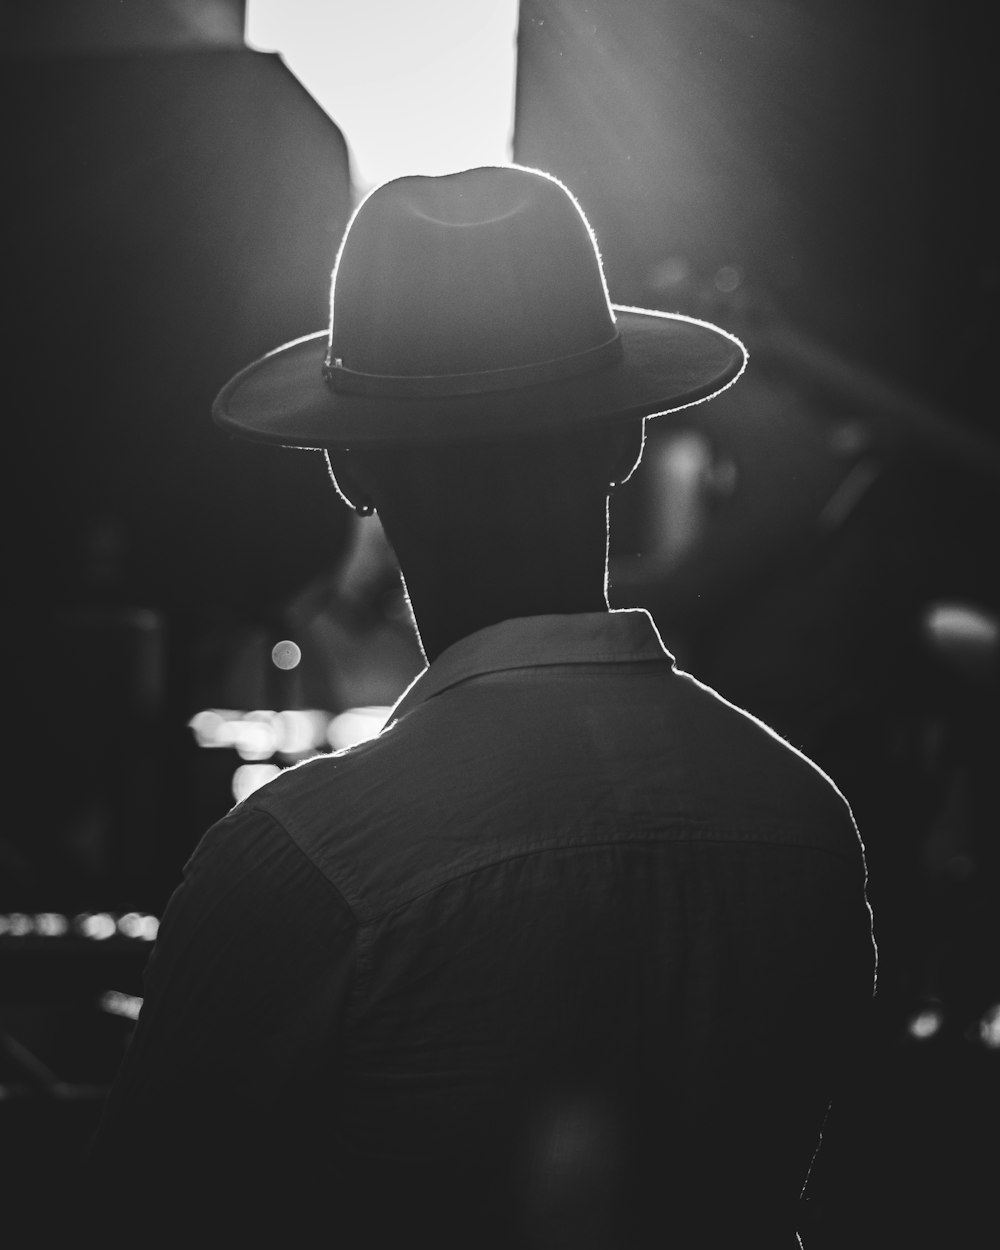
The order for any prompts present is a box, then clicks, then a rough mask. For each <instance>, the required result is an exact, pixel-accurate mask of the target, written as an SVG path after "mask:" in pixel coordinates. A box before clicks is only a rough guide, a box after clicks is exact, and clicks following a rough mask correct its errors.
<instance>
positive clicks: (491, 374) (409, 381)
mask: <svg viewBox="0 0 1000 1250" xmlns="http://www.w3.org/2000/svg"><path fill="white" fill-rule="evenodd" d="M621 357H622V343H621V338H620V336H619V334H618V330H617V328H616V329H615V332H614V335H613V337H612V338H610V339H608V340H607V342H605V343H599V344H598V345H597V346H596V347H588V348H587V349H586V351H582V352H574V353H573V354H572V355H570V356H556V357H555V358H554V359H552V360H540V361H536V362H535V363H533V364H529V365H512V366H511V367H509V368H507V369H483V370H480V371H479V372H477V373H438V374H426V375H423V374H410V375H407V374H391V373H359V372H358V371H357V370H355V369H345V368H344V365H343V363H342V361H341V360H340V359H339V358H337V357H333V358H331V357H330V356H327V359H326V363H325V364H324V365H323V377H324V379H325V381H326V384H327V385H328V386H329V387H330V388H331V389H332V390H334V391H340V392H342V393H346V394H349V395H385V396H389V397H392V398H395V399H419V398H421V397H425V398H428V399H440V398H445V397H447V396H449V395H481V394H484V393H486V392H488V391H513V390H517V389H518V388H520V387H522V386H534V385H535V384H536V383H538V382H555V381H558V380H559V379H560V378H571V377H575V376H576V375H578V374H581V373H591V372H593V371H594V370H595V369H601V368H604V367H605V366H606V365H610V364H613V363H614V362H615V361H617V360H620V359H621Z"/></svg>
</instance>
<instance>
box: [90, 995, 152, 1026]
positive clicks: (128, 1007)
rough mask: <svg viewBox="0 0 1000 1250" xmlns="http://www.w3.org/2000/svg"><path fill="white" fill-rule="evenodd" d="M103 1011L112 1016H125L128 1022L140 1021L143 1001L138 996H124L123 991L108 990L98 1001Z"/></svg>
mask: <svg viewBox="0 0 1000 1250" xmlns="http://www.w3.org/2000/svg"><path fill="white" fill-rule="evenodd" d="M98 1002H99V1004H100V1007H101V1010H102V1011H106V1012H108V1013H109V1015H112V1016H124V1017H125V1019H126V1020H138V1019H139V1012H140V1011H141V1009H142V999H141V998H139V997H138V995H136V994H124V993H123V992H122V991H121V990H108V991H107V992H106V993H104V994H102V995H101V997H100V998H99V999H98Z"/></svg>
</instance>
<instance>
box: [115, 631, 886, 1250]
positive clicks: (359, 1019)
mask: <svg viewBox="0 0 1000 1250" xmlns="http://www.w3.org/2000/svg"><path fill="white" fill-rule="evenodd" d="M873 973H874V949H873V943H872V931H871V914H870V911H869V908H868V905H867V902H866V900H865V871H864V861H863V854H862V850H861V844H860V841H859V838H858V833H857V830H856V828H855V825H854V822H853V819H852V817H851V813H850V811H849V808H848V806H847V803H846V802H845V800H844V798H843V796H842V795H841V794H840V793H839V791H838V790H837V789H836V788H835V786H834V785H833V784H832V782H831V781H830V780H829V779H828V778H827V777H826V776H825V775H824V774H823V773H821V772H820V771H819V769H817V768H816V767H815V766H814V765H813V764H811V763H810V762H809V761H808V760H807V759H805V758H804V757H803V756H802V755H801V754H800V753H798V752H797V751H796V750H794V749H793V748H792V747H790V746H789V745H788V744H786V743H785V742H783V741H781V740H780V739H779V738H778V737H777V736H776V735H775V734H773V733H772V732H771V731H770V730H769V729H767V728H766V727H765V726H763V725H762V724H760V722H758V721H756V720H755V719H753V718H752V717H751V716H749V715H747V714H746V713H744V712H742V711H740V710H739V709H737V708H735V707H733V706H732V705H730V704H729V703H727V702H726V701H725V700H724V699H722V698H721V697H720V696H719V695H718V694H716V693H715V692H713V691H711V690H710V689H708V688H707V687H705V686H704V685H702V684H701V683H699V682H698V681H696V680H695V679H694V678H692V677H691V676H689V675H687V674H685V673H682V672H679V671H677V670H676V669H675V667H674V664H673V660H672V658H671V657H670V656H669V655H668V654H667V653H666V652H665V651H664V649H663V647H662V644H661V642H660V640H659V637H658V635H657V633H656V631H655V628H654V627H653V624H652V621H651V620H650V618H649V617H648V615H647V614H646V613H644V612H641V611H632V612H614V613H608V614H604V613H597V614H588V615H580V616H569V617H532V618H524V619H519V620H512V621H507V622H504V623H502V624H500V625H497V626H494V627H491V628H489V629H485V630H483V631H480V632H479V633H477V634H474V635H472V636H470V637H468V638H465V639H463V640H462V641H461V642H459V643H457V644H456V645H455V646H453V647H451V648H449V649H448V651H446V652H445V653H444V654H443V655H441V656H440V657H439V659H438V660H436V661H435V662H434V664H432V665H431V666H430V668H429V669H428V670H427V671H425V673H424V674H423V675H422V676H421V677H420V678H418V679H417V681H416V682H415V683H414V685H413V686H412V687H411V688H410V690H409V691H408V692H407V694H406V695H405V696H404V697H403V699H402V700H401V702H400V703H399V705H398V706H397V708H396V709H395V710H394V712H393V714H392V716H391V717H390V721H389V724H388V726H387V728H386V729H385V730H383V732H382V733H381V735H380V736H379V737H377V738H376V739H374V740H372V741H369V742H367V743H363V744H361V745H358V746H356V747H353V748H351V749H349V750H346V751H342V752H338V753H336V754H334V755H330V756H323V757H320V758H317V759H313V760H310V761H308V762H306V763H303V764H301V765H298V766H296V767H294V768H290V769H288V770H286V771H285V772H284V773H283V774H282V775H281V776H279V777H278V778H276V779H275V780H274V781H273V782H271V783H270V784H268V785H267V786H265V787H263V788H262V789H260V790H258V791H257V792H255V793H254V794H253V795H251V796H250V797H249V798H248V799H247V800H245V801H244V802H243V803H241V804H240V805H238V806H237V807H236V808H234V809H233V811H232V812H230V813H229V814H228V815H227V816H226V817H225V818H224V819H223V820H221V821H219V822H218V824H216V825H215V826H214V827H213V828H212V829H210V830H209V831H208V832H207V833H206V834H205V836H204V838H203V839H202V841H201V843H200V844H199V846H198V848H197V849H196V851H195V853H194V855H193V856H192V858H191V860H190V862H189V864H188V865H187V867H186V869H185V874H184V881H183V883H182V884H181V885H180V886H179V888H178V889H177V891H176V892H175V894H174V896H173V898H172V899H171V901H170V904H169V906H168V908H167V909H166V912H165V915H164V917H163V921H162V924H161V928H160V933H159V937H158V939H157V942H156V946H155V949H154V952H153V955H152V957H151V960H150V963H149V965H148V969H147V974H146V983H145V991H144V992H145V1000H144V1006H143V1008H142V1012H141V1016H140V1019H139V1023H138V1025H137V1028H136V1031H135V1034H134V1036H133V1039H132V1042H131V1045H130V1047H129V1050H128V1053H127V1055H126V1058H125V1061H124V1063H123V1066H122V1069H121V1073H120V1075H119V1077H118V1079H117V1082H116V1084H115V1086H114V1089H113V1091H112V1094H111V1096H110V1099H109V1102H108V1105H107V1109H106V1113H105V1118H104V1121H103V1124H102V1127H101V1129H100V1132H99V1134H98V1136H97V1139H96V1141H95V1143H94V1150H93V1164H94V1166H95V1167H96V1173H95V1175H97V1176H98V1177H100V1178H104V1179H102V1180H101V1184H102V1185H103V1184H104V1183H105V1182H106V1181H110V1185H111V1188H112V1189H115V1187H117V1188H118V1190H119V1192H120V1193H125V1194H130V1195H133V1196H135V1197H136V1198H137V1201H138V1205H139V1208H140V1210H141V1211H142V1212H144V1214H143V1219H144V1221H145V1222H147V1225H148V1227H149V1228H152V1229H155V1228H156V1227H157V1226H158V1222H159V1221H161V1220H162V1219H164V1218H166V1217H167V1216H168V1215H169V1214H171V1213H172V1214H173V1215H175V1216H176V1214H177V1210H178V1204H180V1208H181V1209H187V1208H188V1207H190V1208H191V1209H194V1207H195V1205H196V1204H197V1203H200V1204H202V1206H204V1207H205V1209H206V1210H209V1209H210V1208H214V1211H215V1215H216V1218H218V1219H220V1220H221V1221H222V1224H223V1226H224V1227H225V1226H226V1225H227V1223H228V1222H229V1221H232V1220H235V1219H236V1218H237V1216H238V1217H239V1218H241V1219H243V1220H248V1221H249V1222H250V1224H251V1225H253V1224H254V1222H255V1221H258V1220H259V1221H261V1225H260V1226H261V1227H262V1226H263V1221H265V1220H268V1219H276V1220H277V1222H278V1224H279V1225H280V1226H281V1227H282V1228H283V1229H285V1230H286V1232H288V1235H289V1236H291V1232H290V1230H291V1229H292V1228H293V1227H294V1226H295V1224H296V1222H297V1221H301V1223H302V1225H303V1227H312V1226H313V1225H314V1224H315V1221H316V1220H317V1219H321V1220H322V1221H324V1223H323V1227H324V1236H323V1244H329V1245H331V1246H332V1245H359V1246H360V1245H366V1246H380V1245H383V1244H384V1245H386V1246H388V1245H394V1244H396V1242H395V1240H394V1239H395V1238H398V1237H399V1236H400V1235H406V1236H410V1237H411V1238H412V1239H413V1240H415V1241H416V1242H417V1244H424V1243H425V1242H426V1244H428V1245H441V1246H444V1245H452V1244H454V1245H466V1246H487V1245H496V1246H498V1247H499V1246H503V1247H506V1248H508V1250H513V1248H515V1247H517V1248H520V1247H525V1248H527V1247H534V1246H539V1247H541V1246H548V1247H556V1246H563V1245H565V1246H575V1247H578V1248H582V1247H586V1246H594V1247H597V1246H601V1247H607V1248H608V1250H611V1248H612V1247H613V1248H615V1250H627V1248H628V1247H630V1246H646V1245H650V1246H652V1245H668V1244H675V1243H674V1242H672V1241H671V1240H670V1237H671V1236H673V1237H677V1236H680V1238H681V1240H679V1241H677V1242H676V1244H679V1245H686V1244H692V1245H693V1244H697V1245H699V1246H702V1245H706V1246H707V1245H715V1244H719V1245H722V1244H733V1242H732V1237H733V1236H734V1235H738V1236H739V1237H740V1238H741V1239H742V1244H746V1245H755V1246H756V1245H775V1246H783V1245H794V1244H795V1242H794V1228H795V1219H796V1203H797V1199H798V1196H799V1193H800V1191H801V1189H802V1186H803V1184H804V1182H805V1179H806V1176H807V1173H808V1170H809V1166H810V1163H811V1160H812V1158H813V1155H814V1152H815V1150H816V1148H817V1145H818V1142H819V1137H820V1131H821V1127H822V1123H823V1119H824V1115H825V1112H826V1109H827V1106H828V1104H829V1102H830V1099H831V1097H832V1096H833V1095H834V1094H835V1091H836V1089H837V1088H838V1083H839V1082H841V1081H843V1080H844V1079H845V1077H846V1075H847V1074H848V1073H849V1071H850V1057H851V1055H852V1052H853V1047H854V1044H855V1039H856V1037H857V1034H858V1029H859V1027H860V1024H861V1022H862V1020H863V1019H864V1016H865V1013H866V1011H867V1008H868V1006H869V1004H870V1001H871V997H872V992H873ZM686 1237H687V1238H690V1239H691V1240H684V1238H686ZM233 1244H236V1243H235V1242H234V1243H233ZM289 1244H293V1242H292V1241H289Z"/></svg>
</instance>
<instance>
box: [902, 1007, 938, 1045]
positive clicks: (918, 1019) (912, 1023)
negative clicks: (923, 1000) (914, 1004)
mask: <svg viewBox="0 0 1000 1250" xmlns="http://www.w3.org/2000/svg"><path fill="white" fill-rule="evenodd" d="M943 1024H944V1014H943V1013H942V1012H941V1010H940V1009H939V1008H938V1007H925V1008H924V1009H923V1010H922V1011H918V1012H917V1013H916V1015H914V1016H911V1017H910V1019H909V1021H908V1022H907V1025H906V1031H907V1033H909V1035H910V1037H912V1038H915V1039H916V1040H917V1041H918V1042H923V1041H926V1040H927V1038H929V1037H933V1036H934V1035H935V1033H939V1032H940V1031H941V1026H942V1025H943Z"/></svg>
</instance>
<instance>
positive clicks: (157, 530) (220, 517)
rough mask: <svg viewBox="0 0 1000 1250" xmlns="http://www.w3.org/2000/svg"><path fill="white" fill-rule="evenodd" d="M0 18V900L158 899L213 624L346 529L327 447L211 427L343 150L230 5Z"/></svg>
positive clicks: (276, 319) (277, 586)
mask: <svg viewBox="0 0 1000 1250" xmlns="http://www.w3.org/2000/svg"><path fill="white" fill-rule="evenodd" d="M3 17H4V34H5V50H4V56H3V63H2V69H3V105H4V115H5V117H6V118H7V133H8V160H7V166H6V172H7V191H6V194H5V197H4V213H5V224H6V232H5V238H6V248H5V253H6V281H5V294H6V296H7V300H8V309H7V317H6V340H5V345H6V349H7V354H6V364H5V374H6V379H7V383H8V388H10V387H11V386H12V387H13V399H12V400H11V399H10V398H8V406H9V414H10V420H9V423H8V439H9V441H8V449H9V450H10V451H11V461H12V476H13V477H14V478H15V479H16V499H15V511H14V517H13V522H14V524H13V527H12V532H13V533H14V534H16V536H17V540H16V542H15V543H13V544H12V545H13V552H12V559H13V566H12V586H11V589H12V597H13V602H14V611H13V624H14V627H15V630H16V636H15V638H14V639H13V640H12V643H13V645H14V646H15V647H16V653H17V655H18V656H19V657H20V661H23V662H19V663H18V664H17V665H15V669H16V671H15V673H14V678H15V685H14V689H13V691H12V692H10V697H11V702H12V706H13V707H14V708H15V709H16V716H17V722H18V740H19V747H18V753H19V755H18V758H19V766H23V767H24V769H25V770H26V785H27V792H28V793H29V794H31V795H32V796H33V801H34V802H35V803H36V805H37V806H36V808H35V810H33V811H32V813H31V817H30V819H28V820H26V821H25V822H24V824H23V826H22V828H21V829H20V830H15V831H13V833H12V834H5V835H4V837H5V839H6V840H5V841H4V842H3V843H2V844H0V860H2V863H3V865H4V868H5V869H6V871H5V872H4V873H3V874H2V875H3V886H2V888H0V893H2V894H3V896H4V897H3V899H2V900H0V907H4V908H9V909H17V908H20V909H26V910H32V909H34V910H41V909H44V908H47V907H55V908H58V909H61V910H63V911H72V910H76V909H78V908H80V907H84V906H90V907H98V908H100V907H110V908H116V907H117V908H120V909H122V910H127V909H129V908H131V907H136V906H139V907H143V906H145V907H148V908H149V909H150V910H156V909H158V908H159V907H160V906H161V905H162V902H163V901H164V900H163V893H164V891H165V889H166V886H167V883H168V882H169V883H171V884H172V883H173V882H174V881H175V879H176V876H177V872H178V871H179V866H180V864H181V863H182V862H183V859H184V858H185V857H186V853H187V848H188V846H189V845H190V843H191V840H192V839H193V838H194V837H195V834H196V832H197V833H200V822H201V820H202V813H198V812H193V811H192V798H191V790H192V775H191V774H192V768H193V762H192V761H193V758H194V756H195V754H196V750H197V749H196V748H195V746H194V744H193V742H191V740H190V734H189V732H188V730H187V728H186V721H187V719H188V717H190V715H191V714H192V713H193V711H195V710H196V708H197V702H196V696H195V695H194V693H193V688H194V686H195V685H196V684H197V674H198V671H199V666H200V665H201V664H202V663H203V661H202V652H203V650H204V648H205V640H206V638H209V637H214V636H217V635H220V634H222V635H224V634H225V633H226V631H227V630H229V629H231V628H233V627H234V626H235V625H243V624H244V623H246V622H247V621H254V620H256V621H264V620H267V619H269V617H270V614H271V613H272V612H273V611H274V609H275V607H276V605H280V604H281V603H283V602H284V601H285V600H286V599H288V598H289V597H290V596H292V595H295V594H296V593H298V592H299V590H300V589H301V588H302V587H303V586H304V585H306V584H307V583H309V582H311V581H312V580H313V579H314V578H315V577H316V576H317V575H319V574H320V572H321V571H323V570H327V569H329V568H330V567H331V566H332V565H334V564H335V563H336V561H337V560H338V559H339V558H340V557H341V554H342V551H343V549H344V547H345V545H346V542H347V537H348V531H347V523H346V520H345V519H344V518H343V516H342V510H341V509H340V508H339V506H338V504H337V501H336V499H335V497H334V495H333V492H332V491H331V490H330V489H329V484H328V481H327V480H326V474H325V469H324V465H323V463H322V460H321V458H320V457H318V456H302V455H297V454H295V453H293V452H291V451H289V452H287V453H281V452H280V451H279V452H275V450H274V449H268V448H257V447H254V446H253V445H251V444H248V443H236V442H234V441H230V440H229V439H227V438H226V437H225V436H224V435H222V434H220V433H219V432H218V431H217V430H216V429H215V427H214V426H213V424H212V422H211V420H210V418H209V409H210V405H211V401H212V398H213V396H214V394H215V393H216V391H217V389H218V387H219V386H220V385H221V384H222V382H224V381H225V380H226V378H227V377H229V376H231V375H232V373H233V372H234V371H235V370H236V369H237V368H239V367H240V366H241V365H243V364H245V363H246V362H247V361H248V360H250V359H252V358H253V357H255V356H257V355H259V354H260V353H262V352H263V351H265V350H267V349H269V348H270V347H272V346H273V345H274V344H275V343H279V342H282V341H284V340H287V339H290V338H294V337H296V336H297V335H299V334H304V333H307V332H310V331H312V330H314V329H315V327H316V326H317V325H323V324H325V322H326V320H327V318H328V282H329V271H330V269H331V268H332V266H333V262H334V259H335V255H336V249H337V246H338V244H339V241H340V238H341V235H342V233H343V230H344V227H345V225H346V222H347V220H348V217H349V215H350V212H351V210H352V207H353V189H352V185H351V176H350V168H349V161H348V153H347V148H346V144H345V141H344V138H343V136H342V134H341V133H340V131H339V129H338V128H337V127H336V125H335V124H334V123H333V122H331V120H330V119H329V117H328V116H327V115H326V114H325V113H324V112H323V111H322V110H321V109H320V108H319V107H318V105H317V104H316V103H315V101H313V99H312V98H311V97H310V96H309V95H308V94H307V93H306V92H305V91H304V90H303V88H302V87H301V86H300V84H299V83H298V82H297V81H296V80H295V78H294V77H293V76H292V75H291V74H290V72H289V71H288V70H287V69H286V67H285V66H284V64H283V63H282V61H281V60H280V58H279V57H278V56H276V55H272V54H261V53H256V52H253V51H250V50H249V49H247V48H246V47H244V46H243V43H242V31H243V5H242V4H241V3H218V2H217V3H202V2H201V0H198V2H190V3H172V4H159V3H141V2H140V0H132V2H131V3H129V4H124V5H122V4H118V3H113V2H111V0H107V2H101V0H89V2H82V0H79V2H74V3H57V4H46V5H35V4H30V3H15V4H5V5H4V8H3ZM10 394H11V391H10V389H8V396H10ZM275 641H276V639H275ZM215 814H218V813H213V816H214V815H215Z"/></svg>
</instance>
